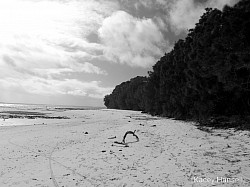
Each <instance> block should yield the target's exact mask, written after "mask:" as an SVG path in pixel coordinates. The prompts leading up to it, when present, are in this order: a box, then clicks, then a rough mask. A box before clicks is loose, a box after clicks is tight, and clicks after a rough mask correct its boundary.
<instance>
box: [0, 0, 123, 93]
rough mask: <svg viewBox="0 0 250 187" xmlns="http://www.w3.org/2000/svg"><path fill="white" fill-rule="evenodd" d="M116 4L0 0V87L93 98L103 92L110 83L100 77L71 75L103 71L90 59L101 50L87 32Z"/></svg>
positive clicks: (92, 31) (90, 0)
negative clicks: (84, 78) (103, 82)
mask: <svg viewBox="0 0 250 187" xmlns="http://www.w3.org/2000/svg"><path fill="white" fill-rule="evenodd" d="M117 8H118V5H117V3H115V2H113V3H112V2H109V1H107V2H106V1H102V2H100V1H97V0H89V1H78V0H70V1H69V0H66V1H60V0H53V1H51V0H36V1H33V0H8V1H0V28H1V29H0V79H1V82H0V88H1V90H2V91H5V89H8V88H9V87H11V88H12V89H13V88H16V89H17V90H18V89H23V90H24V91H25V92H30V93H35V94H40V95H42V94H67V95H79V96H93V95H95V96H96V97H98V96H101V95H103V93H106V91H107V90H110V88H104V87H101V86H100V82H95V81H90V82H89V83H87V82H85V81H82V80H80V78H79V80H77V79H74V78H75V77H79V76H77V75H78V74H79V73H82V74H94V75H107V72H106V71H105V70H103V69H101V68H99V67H98V66H96V65H94V64H92V63H91V62H93V59H95V58H99V56H100V55H102V51H103V46H102V45H101V44H98V43H93V42H92V43H91V42H90V41H89V40H88V36H89V35H91V34H92V33H97V30H98V28H99V27H100V26H101V24H102V21H103V20H104V19H105V17H107V16H110V15H111V13H112V12H113V11H115V10H116V9H117ZM66 77H67V78H68V79H66ZM88 87H89V88H88Z"/></svg>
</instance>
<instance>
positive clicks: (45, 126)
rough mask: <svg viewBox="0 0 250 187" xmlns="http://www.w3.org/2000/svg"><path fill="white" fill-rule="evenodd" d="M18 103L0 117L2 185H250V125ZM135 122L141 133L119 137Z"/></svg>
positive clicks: (2, 186)
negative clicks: (28, 107) (206, 124)
mask: <svg viewBox="0 0 250 187" xmlns="http://www.w3.org/2000/svg"><path fill="white" fill-rule="evenodd" d="M13 111H14V110H12V112H10V111H7V112H6V111H5V113H4V114H1V118H0V166H1V167H0V186H1V187H53V186H55V187H58V186H60V187H73V186H80V187H85V186H86V187H88V186H107V187H112V186H114V187H115V186H120V187H125V186H127V187H130V186H135V187H137V186H138V187H139V186H150V187H151V186H152V187H154V186H157V187H158V186H159V187H166V186H170V187H171V186H197V187H198V186H239V187H244V186H245V187H247V186H250V151H249V150H250V132H249V131H236V130H234V129H227V130H225V129H212V128H206V130H200V129H199V128H198V127H197V125H196V124H195V123H193V122H183V121H178V120H174V119H168V118H161V117H154V116H151V115H148V114H144V113H141V112H140V111H127V110H110V109H99V110H91V109H90V110H69V109H60V110H43V111H37V110H34V111H33V112H36V113H32V112H31V111H29V112H30V113H26V114H22V115H21V117H20V116H19V117H16V116H12V118H10V114H11V115H17V114H18V113H20V111H19V112H16V113H15V112H13ZM8 112H9V113H8ZM6 113H8V115H6ZM21 113H22V112H21ZM23 115H26V117H23ZM27 115H28V116H29V117H27ZM3 116H4V117H3ZM134 130H136V131H135V134H136V135H137V136H138V138H139V141H138V140H137V139H136V138H135V137H134V136H132V135H128V136H127V137H126V144H118V143H115V142H121V141H122V139H123V136H124V134H125V133H126V132H127V131H134Z"/></svg>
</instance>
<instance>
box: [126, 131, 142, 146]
mask: <svg viewBox="0 0 250 187" xmlns="http://www.w3.org/2000/svg"><path fill="white" fill-rule="evenodd" d="M135 131H136V130H134V132H133V131H127V132H126V133H125V134H124V136H123V139H122V143H124V144H125V139H126V137H127V135H128V134H132V135H133V136H135V137H136V139H137V141H139V137H138V136H137V135H136V134H135Z"/></svg>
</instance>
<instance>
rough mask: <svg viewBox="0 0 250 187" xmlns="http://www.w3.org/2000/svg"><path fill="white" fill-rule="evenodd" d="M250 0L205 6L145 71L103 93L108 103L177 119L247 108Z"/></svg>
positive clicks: (239, 112) (249, 105)
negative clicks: (145, 74)
mask: <svg viewBox="0 0 250 187" xmlns="http://www.w3.org/2000/svg"><path fill="white" fill-rule="evenodd" d="M249 28H250V1H248V0H241V1H240V2H239V3H238V4H236V5H235V6H234V7H229V6H225V7H224V9H223V11H220V10H217V9H211V8H207V9H206V12H205V13H204V14H203V15H202V16H201V18H200V20H199V22H198V23H197V24H196V26H195V28H194V29H190V30H189V33H188V35H187V37H186V38H185V40H179V41H178V42H176V44H175V46H174V48H173V50H172V51H171V52H169V53H168V54H165V55H164V56H163V57H162V58H161V59H160V60H159V61H158V62H157V63H156V64H155V65H154V66H153V71H152V72H149V76H148V77H136V78H134V79H131V80H130V81H127V82H125V83H122V84H120V85H118V86H117V87H116V88H115V90H114V91H113V93H112V94H111V95H108V96H105V99H104V101H105V105H106V106H107V107H108V108H116V109H131V110H143V111H146V112H148V113H150V114H154V115H163V116H168V117H174V118H179V119H191V118H192V119H194V118H196V119H206V118H208V117H211V116H220V115H226V116H230V115H247V114H249V113H250V29H249Z"/></svg>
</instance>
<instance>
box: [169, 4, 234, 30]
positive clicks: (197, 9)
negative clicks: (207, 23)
mask: <svg viewBox="0 0 250 187" xmlns="http://www.w3.org/2000/svg"><path fill="white" fill-rule="evenodd" d="M236 2H238V0H207V1H202V2H199V1H195V0H178V1H175V2H173V4H172V5H171V9H170V11H169V18H168V21H169V23H170V25H171V27H172V30H173V31H174V32H176V33H177V34H179V33H180V32H182V31H184V32H187V31H188V29H191V28H194V26H195V23H197V22H198V21H199V18H200V16H201V15H202V14H203V13H204V12H205V8H207V7H211V8H218V9H222V8H223V7H224V6H225V5H226V4H227V5H230V6H232V5H234V4H235V3H236Z"/></svg>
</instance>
